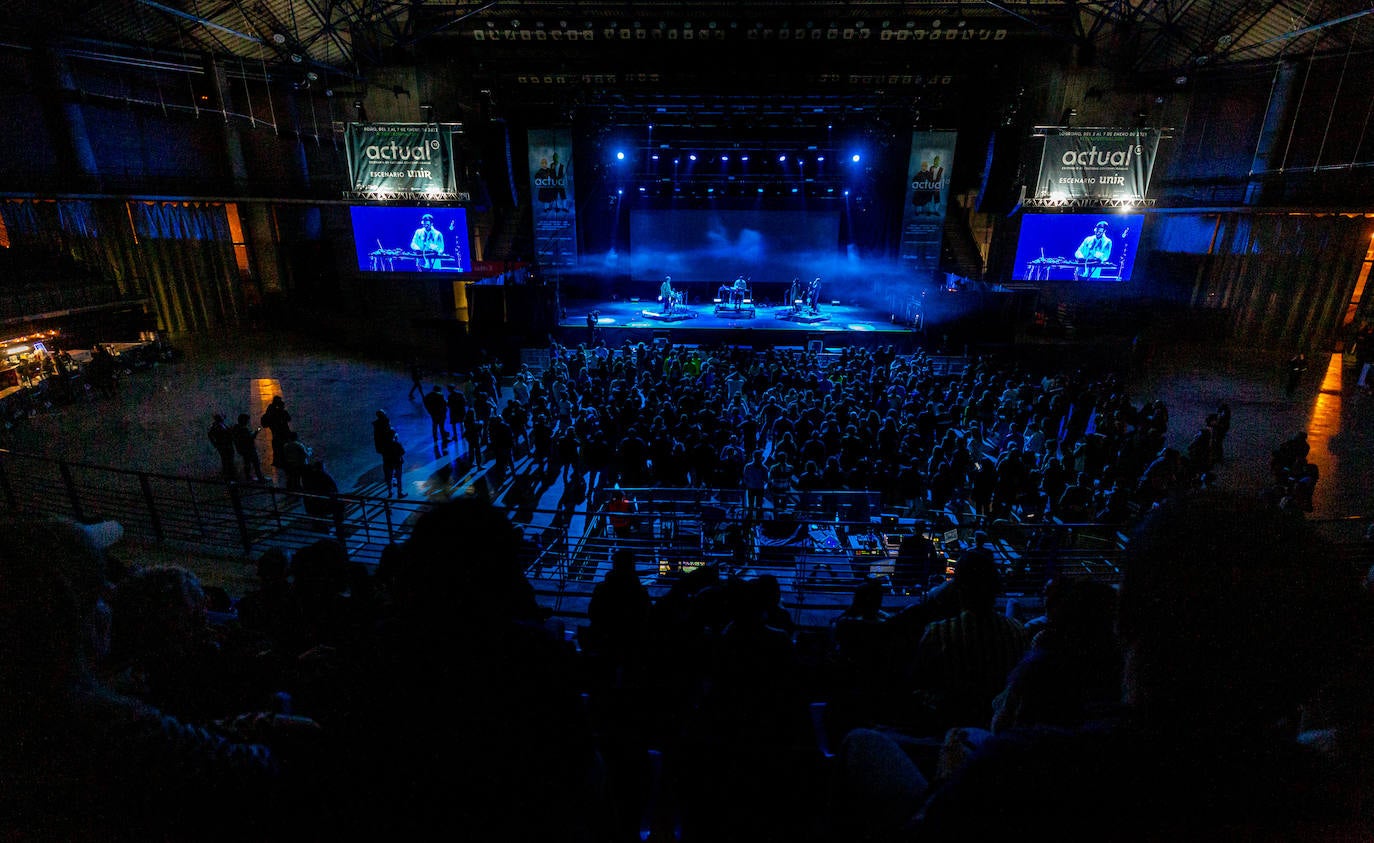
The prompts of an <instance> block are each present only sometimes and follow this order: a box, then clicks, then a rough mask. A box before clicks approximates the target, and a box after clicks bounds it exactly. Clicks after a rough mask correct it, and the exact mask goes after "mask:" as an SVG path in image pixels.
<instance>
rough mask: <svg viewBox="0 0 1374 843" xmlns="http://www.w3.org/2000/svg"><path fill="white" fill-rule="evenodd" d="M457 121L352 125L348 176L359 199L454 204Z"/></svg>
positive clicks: (347, 135) (348, 138)
mask: <svg viewBox="0 0 1374 843" xmlns="http://www.w3.org/2000/svg"><path fill="white" fill-rule="evenodd" d="M461 131H462V126H461V124H457V123H349V124H348V127H347V131H346V132H345V145H346V148H347V151H348V177H349V184H350V186H351V192H352V194H353V195H354V196H356V197H357V198H376V199H416V200H425V199H432V200H449V201H452V200H455V199H462V198H466V197H460V196H458V195H457V184H456V181H457V178H456V175H455V170H456V167H455V165H454V142H453V136H454V134H456V133H459V132H461Z"/></svg>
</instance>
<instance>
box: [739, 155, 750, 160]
mask: <svg viewBox="0 0 1374 843" xmlns="http://www.w3.org/2000/svg"><path fill="white" fill-rule="evenodd" d="M739 160H741V161H748V160H749V156H748V155H741V156H740V157H739Z"/></svg>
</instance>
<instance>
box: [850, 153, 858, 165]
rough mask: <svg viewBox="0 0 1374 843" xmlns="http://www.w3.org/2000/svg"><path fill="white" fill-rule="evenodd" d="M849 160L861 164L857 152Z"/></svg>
mask: <svg viewBox="0 0 1374 843" xmlns="http://www.w3.org/2000/svg"><path fill="white" fill-rule="evenodd" d="M849 160H850V161H853V162H854V163H855V164H857V163H859V153H857V152H856V153H854V154H853V155H851V156H849Z"/></svg>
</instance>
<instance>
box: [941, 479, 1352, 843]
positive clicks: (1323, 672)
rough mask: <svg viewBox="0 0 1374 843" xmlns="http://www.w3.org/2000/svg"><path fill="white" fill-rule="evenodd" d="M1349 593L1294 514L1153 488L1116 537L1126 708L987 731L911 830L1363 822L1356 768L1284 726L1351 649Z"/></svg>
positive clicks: (1178, 832) (1321, 831) (1220, 835)
mask: <svg viewBox="0 0 1374 843" xmlns="http://www.w3.org/2000/svg"><path fill="white" fill-rule="evenodd" d="M1360 599H1361V594H1360V589H1359V583H1358V579H1357V577H1356V576H1355V574H1354V573H1353V572H1352V570H1351V569H1350V567H1349V566H1348V565H1347V564H1345V563H1344V562H1343V561H1342V560H1341V559H1340V558H1339V557H1338V556H1337V555H1335V554H1334V553H1333V552H1332V550H1331V548H1330V547H1329V546H1327V545H1326V544H1325V543H1324V542H1322V541H1321V540H1319V539H1318V538H1317V537H1316V536H1315V535H1314V534H1313V533H1312V531H1311V530H1310V529H1309V528H1308V527H1307V525H1306V524H1304V523H1303V522H1302V521H1301V520H1300V519H1295V518H1288V517H1281V516H1276V515H1275V514H1274V513H1273V511H1272V510H1270V509H1267V508H1265V507H1264V506H1262V505H1261V504H1260V503H1259V502H1256V501H1252V500H1242V499H1236V498H1230V497H1226V496H1221V495H1215V494H1204V495H1198V496H1192V497H1184V498H1179V499H1174V500H1170V501H1167V502H1165V503H1164V504H1163V505H1162V506H1161V507H1160V508H1159V509H1158V510H1157V511H1155V512H1154V513H1152V514H1151V515H1150V516H1149V518H1148V519H1147V520H1146V522H1145V523H1144V524H1143V525H1142V528H1141V530H1140V531H1139V533H1138V534H1137V535H1136V536H1135V537H1134V539H1133V540H1132V541H1131V543H1130V544H1129V545H1128V546H1127V548H1126V559H1125V579H1124V581H1123V582H1122V585H1121V592H1120V604H1119V610H1118V617H1117V631H1118V635H1119V638H1120V641H1121V645H1122V647H1123V652H1124V656H1125V662H1124V663H1125V671H1124V677H1125V693H1124V697H1123V702H1124V703H1125V706H1126V713H1125V715H1124V716H1123V717H1122V718H1120V719H1119V720H1117V721H1115V722H1108V723H1104V724H1099V725H1095V726H1089V727H1084V728H1080V729H1074V730H1068V731H1064V730H1045V729H1040V730H1012V731H1010V732H1006V733H1003V734H999V735H998V736H995V737H993V738H992V739H991V740H990V741H989V742H988V743H986V744H984V745H983V747H982V748H981V750H980V751H979V752H978V753H977V754H976V755H974V757H973V759H972V761H971V762H970V764H969V765H968V767H967V768H965V769H964V770H963V772H962V773H961V774H959V775H957V776H956V777H954V778H953V779H952V780H951V781H949V782H948V783H947V784H946V785H945V786H944V787H943V788H941V789H940V790H938V791H937V792H936V793H935V794H934V795H933V796H932V798H931V799H930V801H929V802H928V803H927V805H926V807H925V810H924V817H923V820H922V822H921V823H920V828H919V833H920V835H921V837H920V839H923V840H947V839H961V840H995V839H999V838H1001V837H1002V836H1003V835H1004V834H1015V835H1017V836H1023V837H1029V838H1034V839H1046V838H1051V837H1052V838H1055V839H1063V840H1083V839H1095V840H1107V839H1112V840H1123V839H1125V840H1166V839H1173V840H1177V839H1191V840H1204V839H1205V840H1219V839H1220V840H1251V839H1256V838H1264V839H1273V840H1315V839H1326V840H1334V839H1351V840H1354V839H1363V838H1365V837H1367V836H1368V828H1367V827H1365V826H1363V822H1364V820H1365V819H1366V817H1364V816H1361V815H1358V814H1357V808H1358V805H1359V804H1360V798H1361V797H1360V794H1359V791H1360V789H1362V788H1365V787H1367V782H1366V781H1364V780H1362V777H1360V776H1351V775H1350V774H1349V772H1348V771H1346V770H1344V768H1342V767H1338V766H1337V765H1336V764H1335V762H1334V761H1333V760H1332V759H1331V758H1328V757H1324V756H1322V755H1321V754H1320V753H1318V752H1317V751H1316V750H1314V749H1310V748H1309V747H1307V746H1304V745H1301V744H1299V743H1298V742H1297V741H1296V740H1295V734H1296V732H1295V730H1294V729H1293V728H1292V726H1291V723H1292V722H1294V721H1293V718H1294V717H1295V716H1296V713H1297V711H1298V706H1299V705H1301V704H1303V703H1304V702H1307V701H1310V700H1312V699H1314V698H1315V697H1316V696H1317V694H1318V692H1320V691H1321V690H1322V689H1323V687H1324V686H1326V685H1327V683H1328V682H1330V681H1331V679H1332V678H1333V677H1335V676H1336V675H1337V673H1338V671H1340V670H1342V669H1343V668H1345V667H1347V666H1348V665H1349V663H1350V662H1351V661H1352V659H1353V649H1352V648H1353V646H1354V644H1355V642H1356V641H1359V640H1362V639H1361V636H1360V634H1359V632H1360V625H1361V623H1362V621H1361V617H1360V609H1359V608H1358V607H1359V601H1360ZM994 794H995V798H991V797H993V795H994ZM1362 798H1365V799H1367V797H1362Z"/></svg>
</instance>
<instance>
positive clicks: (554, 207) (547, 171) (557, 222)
mask: <svg viewBox="0 0 1374 843" xmlns="http://www.w3.org/2000/svg"><path fill="white" fill-rule="evenodd" d="M529 148H530V201H531V202H532V203H533V205H534V256H535V260H537V261H538V262H539V263H540V265H542V266H545V267H550V266H575V265H577V206H576V203H575V201H574V199H573V162H572V131H571V130H570V129H531V130H530V131H529Z"/></svg>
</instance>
